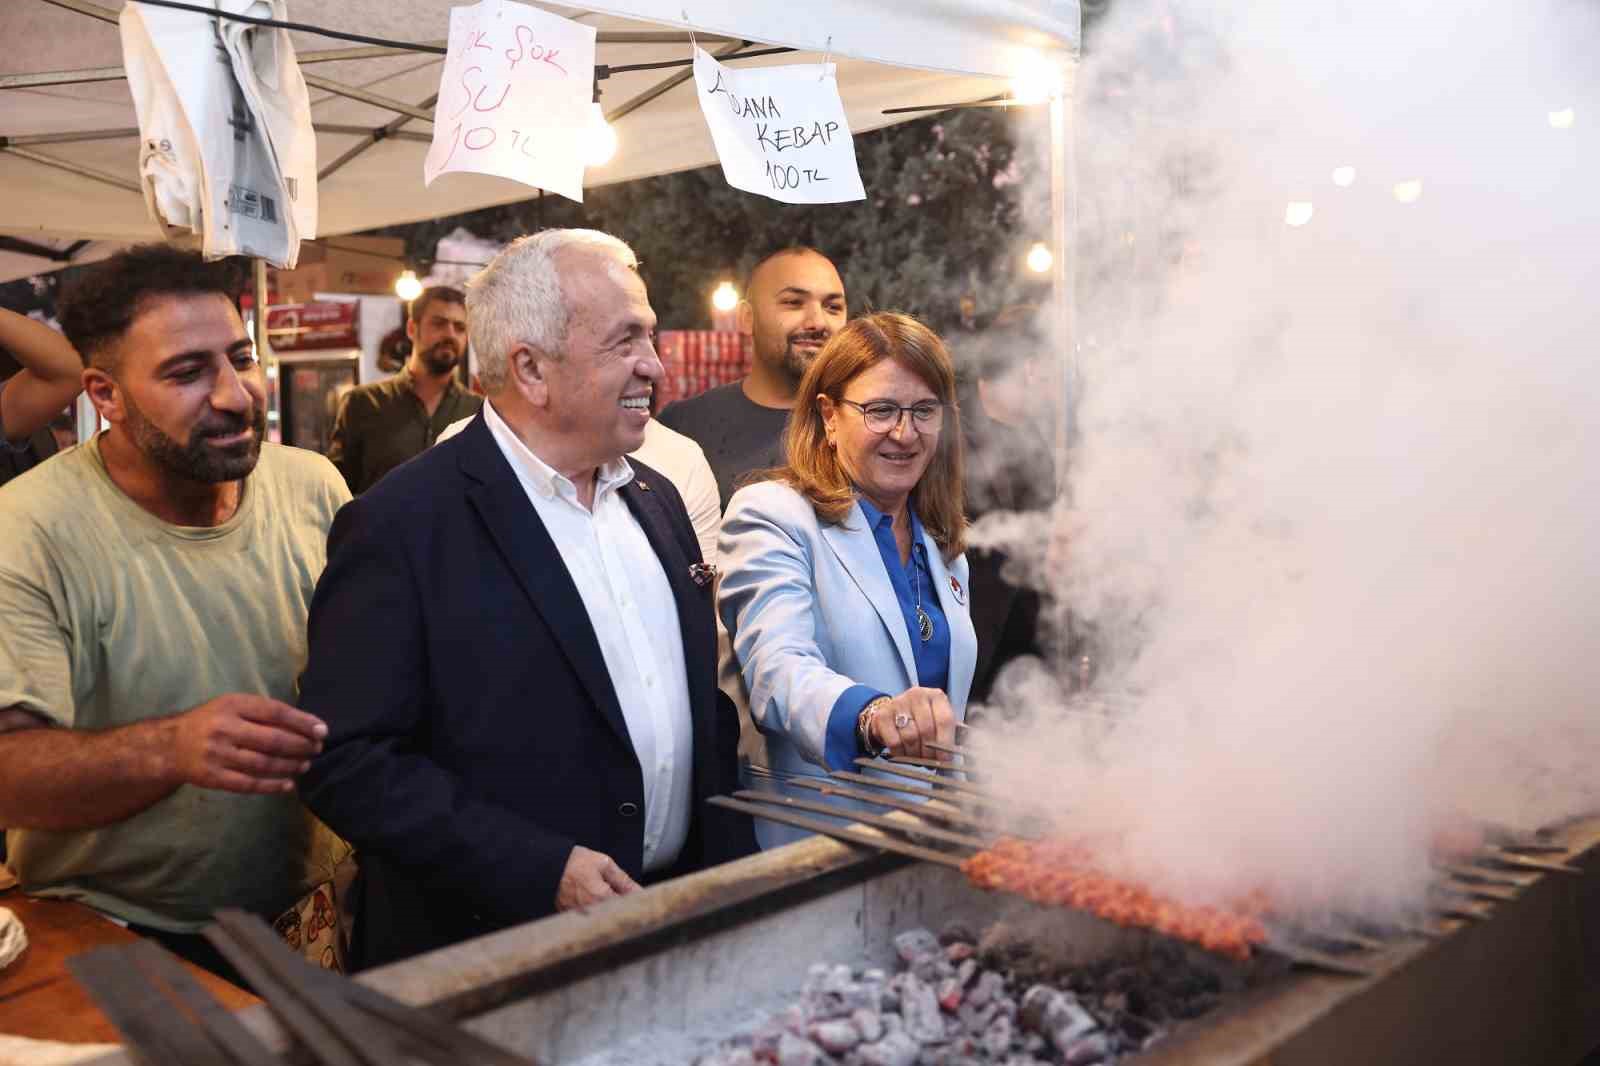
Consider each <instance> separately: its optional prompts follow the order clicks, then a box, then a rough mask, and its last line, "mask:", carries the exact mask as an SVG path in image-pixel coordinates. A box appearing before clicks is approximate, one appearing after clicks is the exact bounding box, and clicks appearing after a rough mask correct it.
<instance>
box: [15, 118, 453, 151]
mask: <svg viewBox="0 0 1600 1066" xmlns="http://www.w3.org/2000/svg"><path fill="white" fill-rule="evenodd" d="M311 127H312V128H313V129H315V130H316V131H317V132H318V133H337V134H344V135H347V136H351V137H370V136H372V135H373V134H374V133H376V132H377V131H378V130H384V133H383V137H382V138H379V139H380V140H381V139H383V138H388V137H393V138H394V139H395V140H398V141H420V142H422V143H424V144H426V143H430V142H431V141H432V140H433V138H432V137H431V136H429V135H428V134H426V133H418V132H416V131H415V130H401V129H394V130H389V129H385V128H384V127H382V126H357V125H352V124H349V123H343V122H313V123H312V124H311ZM137 136H139V127H137V126H127V127H124V128H121V129H110V130H75V131H73V132H71V133H23V134H18V135H17V136H15V137H4V136H0V148H10V147H13V146H21V147H31V146H32V145H36V144H77V143H79V142H80V141H119V140H127V139H131V138H134V137H137Z"/></svg>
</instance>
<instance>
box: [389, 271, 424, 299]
mask: <svg viewBox="0 0 1600 1066" xmlns="http://www.w3.org/2000/svg"><path fill="white" fill-rule="evenodd" d="M394 294H395V295H396V296H398V297H400V299H402V300H404V301H405V302H406V303H410V302H411V301H412V300H415V299H416V298H417V297H418V296H421V295H422V282H420V281H418V280H417V274H416V271H414V270H404V271H401V273H400V276H399V277H398V278H396V279H395V282H394Z"/></svg>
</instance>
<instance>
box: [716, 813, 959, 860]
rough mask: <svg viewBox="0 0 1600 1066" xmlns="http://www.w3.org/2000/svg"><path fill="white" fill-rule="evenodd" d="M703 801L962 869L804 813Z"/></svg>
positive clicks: (934, 854) (933, 854)
mask: <svg viewBox="0 0 1600 1066" xmlns="http://www.w3.org/2000/svg"><path fill="white" fill-rule="evenodd" d="M706 802H707V803H710V804H712V805H713V806H716V807H725V808H727V809H728V810H730V811H739V812H740V813H742V814H748V815H751V816H752V817H755V818H765V819H766V820H767V821H769V822H781V823H782V824H784V825H792V826H794V827H795V828H796V829H809V830H810V831H811V832H813V833H816V834H818V835H820V836H825V837H832V838H833V839H834V840H842V841H844V842H845V843H847V844H859V845H861V846H862V847H865V848H873V849H876V850H878V851H890V852H893V853H894V854H896V855H905V856H907V857H908V858H912V859H921V860H922V861H923V862H932V863H937V864H939V865H940V866H953V867H955V868H956V869H958V870H959V869H961V866H962V860H961V859H959V858H958V857H956V856H954V855H949V854H946V853H945V852H942V851H935V850H933V849H932V848H920V847H918V846H917V845H915V844H907V843H905V842H904V841H900V840H896V839H894V838H893V837H887V836H878V835H874V834H872V833H867V832H863V831H862V830H860V829H851V828H849V827H848V826H837V825H834V824H833V823H831V822H824V821H823V820H822V819H820V818H811V817H808V816H807V815H804V814H795V813H793V812H791V811H781V810H778V809H776V808H773V807H766V806H762V805H759V804H755V803H745V802H744V801H743V800H736V799H731V798H729V797H727V796H712V797H711V798H710V799H708V800H707V801H706Z"/></svg>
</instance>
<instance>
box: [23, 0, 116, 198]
mask: <svg viewBox="0 0 1600 1066" xmlns="http://www.w3.org/2000/svg"><path fill="white" fill-rule="evenodd" d="M51 2H52V3H54V2H55V0H51ZM0 152H7V153H9V154H11V155H14V156H17V157H19V158H22V159H26V160H28V161H30V162H33V163H38V164H39V165H41V166H46V167H54V168H55V169H57V170H65V171H66V172H67V173H69V174H76V175H78V176H79V177H80V178H88V179H89V180H91V181H98V182H103V183H104V184H106V185H111V186H114V187H116V188H118V189H124V190H126V191H127V192H131V193H133V194H135V195H143V193H144V190H143V189H141V188H140V187H139V186H137V185H135V184H134V183H133V182H131V181H124V180H123V179H121V178H119V177H117V176H116V175H115V174H107V173H106V172H105V171H103V170H95V169H94V168H93V167H86V166H83V165H81V164H79V163H74V162H71V161H70V160H66V159H60V158H57V157H56V156H53V155H45V154H43V153H42V152H35V151H32V150H31V149H28V148H16V147H13V146H11V145H5V146H0Z"/></svg>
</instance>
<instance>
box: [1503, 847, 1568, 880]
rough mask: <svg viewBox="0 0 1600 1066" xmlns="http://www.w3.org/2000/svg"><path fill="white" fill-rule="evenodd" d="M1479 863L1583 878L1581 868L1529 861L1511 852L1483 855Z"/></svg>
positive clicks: (1563, 864) (1539, 860) (1542, 861)
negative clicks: (1574, 875) (1575, 875)
mask: <svg viewBox="0 0 1600 1066" xmlns="http://www.w3.org/2000/svg"><path fill="white" fill-rule="evenodd" d="M1478 861H1479V862H1485V863H1492V864H1494V865H1496V866H1507V867H1510V868H1511V869H1513V870H1542V871H1544V872H1545V873H1553V874H1577V875H1578V876H1579V877H1582V876H1583V873H1584V871H1583V868H1582V867H1580V866H1571V865H1569V864H1567V863H1564V862H1551V861H1549V860H1548V859H1530V858H1528V857H1527V856H1526V855H1516V854H1512V853H1511V852H1506V851H1500V852H1494V853H1489V854H1485V855H1483V856H1482V857H1481V858H1480V859H1479V860H1478Z"/></svg>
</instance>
